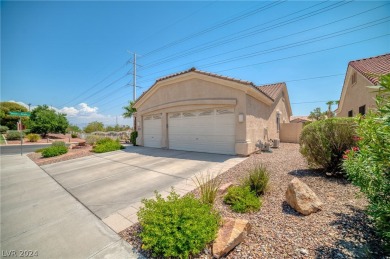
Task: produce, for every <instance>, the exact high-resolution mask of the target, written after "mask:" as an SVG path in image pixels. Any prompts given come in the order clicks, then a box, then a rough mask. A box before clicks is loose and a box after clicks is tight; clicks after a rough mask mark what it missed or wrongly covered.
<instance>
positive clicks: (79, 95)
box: [60, 61, 128, 106]
mask: <svg viewBox="0 0 390 259" xmlns="http://www.w3.org/2000/svg"><path fill="white" fill-rule="evenodd" d="M127 64H128V61H126V63H125V64H123V65H121V66H120V67H119V68H118V69H115V70H114V71H113V72H112V73H110V74H109V75H108V76H106V77H105V78H103V79H102V80H100V81H99V82H97V83H96V84H94V85H92V86H91V87H90V88H88V89H87V90H85V91H84V92H82V93H81V94H78V95H77V96H76V97H75V98H73V99H71V100H70V101H68V102H66V103H64V104H62V105H60V106H65V105H67V104H69V103H72V102H74V101H75V100H77V99H79V98H80V97H81V96H82V95H84V94H86V93H87V92H88V91H90V90H92V89H93V88H95V87H96V86H98V85H99V84H101V83H103V82H104V81H106V80H107V79H108V78H110V77H111V76H113V75H115V74H116V73H117V72H118V71H120V70H121V69H123V68H124V67H126V65H127Z"/></svg>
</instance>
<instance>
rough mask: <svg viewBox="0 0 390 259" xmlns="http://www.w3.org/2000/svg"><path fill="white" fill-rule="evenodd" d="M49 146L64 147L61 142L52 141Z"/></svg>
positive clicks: (63, 143)
mask: <svg viewBox="0 0 390 259" xmlns="http://www.w3.org/2000/svg"><path fill="white" fill-rule="evenodd" d="M51 146H53V147H66V144H65V142H63V141H54V142H53V143H51Z"/></svg>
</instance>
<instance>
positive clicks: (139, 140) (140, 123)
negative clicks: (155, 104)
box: [134, 114, 144, 146]
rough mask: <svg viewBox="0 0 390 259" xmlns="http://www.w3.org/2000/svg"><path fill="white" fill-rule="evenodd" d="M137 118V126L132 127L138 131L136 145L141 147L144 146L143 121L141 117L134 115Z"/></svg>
mask: <svg viewBox="0 0 390 259" xmlns="http://www.w3.org/2000/svg"><path fill="white" fill-rule="evenodd" d="M136 117H137V125H134V129H135V130H136V131H138V137H137V140H136V141H137V145H140V146H143V145H144V138H143V132H144V131H143V120H142V116H141V115H138V114H137V115H136Z"/></svg>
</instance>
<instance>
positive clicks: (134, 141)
mask: <svg viewBox="0 0 390 259" xmlns="http://www.w3.org/2000/svg"><path fill="white" fill-rule="evenodd" d="M137 137H138V131H133V132H131V133H130V143H131V144H133V146H136V145H137Z"/></svg>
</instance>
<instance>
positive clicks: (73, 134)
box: [70, 133, 78, 138]
mask: <svg viewBox="0 0 390 259" xmlns="http://www.w3.org/2000/svg"><path fill="white" fill-rule="evenodd" d="M70 136H71V137H72V138H77V137H78V135H77V133H72V134H70Z"/></svg>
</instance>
